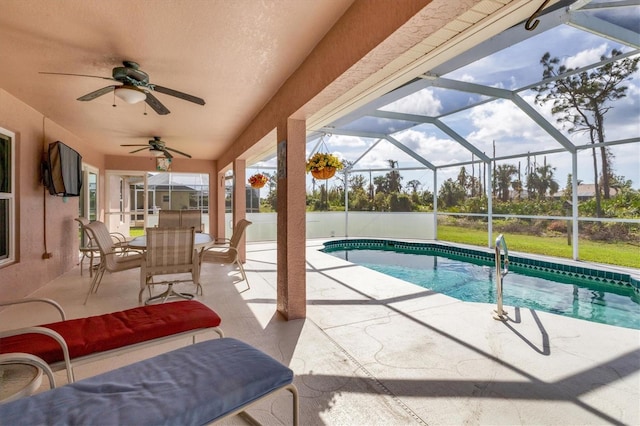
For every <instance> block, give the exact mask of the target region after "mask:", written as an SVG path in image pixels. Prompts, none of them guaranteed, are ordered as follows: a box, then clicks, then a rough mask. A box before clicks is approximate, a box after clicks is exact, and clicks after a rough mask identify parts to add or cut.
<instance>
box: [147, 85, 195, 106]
mask: <svg viewBox="0 0 640 426" xmlns="http://www.w3.org/2000/svg"><path fill="white" fill-rule="evenodd" d="M153 90H155V91H156V92H160V93H164V94H165V95H169V96H175V97H176V98H180V99H184V100H185V101H189V102H193V103H195V104H198V105H204V99H202V98H198V97H197V96H193V95H188V94H186V93H182V92H178V91H177V90H173V89H168V88H166V87H162V86H157V85H155V84H154V85H153Z"/></svg>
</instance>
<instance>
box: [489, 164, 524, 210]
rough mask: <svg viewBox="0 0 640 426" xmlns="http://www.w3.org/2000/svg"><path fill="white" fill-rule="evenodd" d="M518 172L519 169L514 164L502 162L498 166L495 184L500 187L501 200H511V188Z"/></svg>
mask: <svg viewBox="0 0 640 426" xmlns="http://www.w3.org/2000/svg"><path fill="white" fill-rule="evenodd" d="M517 174H518V169H517V168H516V166H514V165H513V164H500V165H499V166H498V167H496V171H495V174H494V175H493V179H494V181H495V184H494V186H495V187H496V188H497V189H498V194H497V197H498V199H499V200H500V201H509V188H511V186H512V178H513V176H515V175H517Z"/></svg>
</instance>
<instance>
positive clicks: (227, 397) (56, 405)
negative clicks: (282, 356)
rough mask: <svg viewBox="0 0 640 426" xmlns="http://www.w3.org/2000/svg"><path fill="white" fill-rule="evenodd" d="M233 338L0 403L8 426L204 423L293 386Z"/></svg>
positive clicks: (282, 371)
mask: <svg viewBox="0 0 640 426" xmlns="http://www.w3.org/2000/svg"><path fill="white" fill-rule="evenodd" d="M292 381H293V372H292V371H291V370H290V369H289V368H288V367H286V366H284V365H282V364H281V363H280V362H278V361H276V360H275V359H273V358H272V357H270V356H269V355H267V354H265V353H263V352H261V351H260V350H258V349H256V348H254V347H252V346H250V345H248V344H246V343H243V342H241V341H239V340H236V339H233V338H222V339H215V340H208V341H205V342H201V343H196V344H194V345H189V346H186V347H183V348H180V349H177V350H174V351H171V352H167V353H164V354H162V355H158V356H156V357H153V358H149V359H146V360H143V361H139V362H136V363H134V364H130V365H127V366H124V367H121V368H118V369H116V370H113V371H109V372H107V373H103V374H100V375H98V376H94V377H90V378H88V379H84V380H80V381H78V382H75V383H73V384H68V385H65V386H62V387H59V388H56V389H52V390H49V391H46V392H43V393H40V394H37V395H34V396H30V397H27V398H22V399H19V400H17V401H13V402H9V403H7V404H4V405H0V419H2V420H1V423H2V424H3V425H4V424H6V425H45V424H46V425H97V424H102V425H107V424H109V425H160V424H166V425H201V424H206V423H209V422H212V421H214V420H216V419H218V418H220V417H223V416H225V415H226V414H229V413H231V412H233V411H235V410H237V409H239V408H240V407H242V406H244V405H246V404H248V403H251V402H253V401H255V400H257V399H259V398H260V397H262V396H264V395H266V394H268V393H269V392H271V391H274V390H276V389H278V388H281V387H283V386H285V385H287V384H290V383H292Z"/></svg>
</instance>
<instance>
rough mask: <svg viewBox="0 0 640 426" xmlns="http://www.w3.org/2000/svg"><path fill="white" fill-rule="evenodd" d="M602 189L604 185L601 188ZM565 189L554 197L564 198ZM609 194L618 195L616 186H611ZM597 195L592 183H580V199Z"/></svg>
mask: <svg viewBox="0 0 640 426" xmlns="http://www.w3.org/2000/svg"><path fill="white" fill-rule="evenodd" d="M600 190H602V187H601V188H600ZM564 192H565V191H564V190H560V191H558V192H557V193H555V194H554V196H553V198H556V199H558V198H563V197H564ZM609 194H610V195H611V196H612V197H613V196H616V195H618V190H617V189H616V188H609ZM595 196H596V186H595V185H594V184H592V183H581V184H579V185H578V201H586V200H590V199H592V198H593V197H595Z"/></svg>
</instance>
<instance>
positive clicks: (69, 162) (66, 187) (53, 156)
mask: <svg viewBox="0 0 640 426" xmlns="http://www.w3.org/2000/svg"><path fill="white" fill-rule="evenodd" d="M43 180H44V185H45V186H46V187H47V188H48V189H49V193H50V194H51V195H58V196H60V197H78V196H80V190H81V189H82V156H81V155H80V154H79V153H78V152H77V151H75V150H74V149H72V148H69V147H68V146H67V145H65V144H64V143H62V142H60V141H57V142H54V143H51V144H49V152H48V153H47V154H46V159H45V161H44V164H43Z"/></svg>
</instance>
